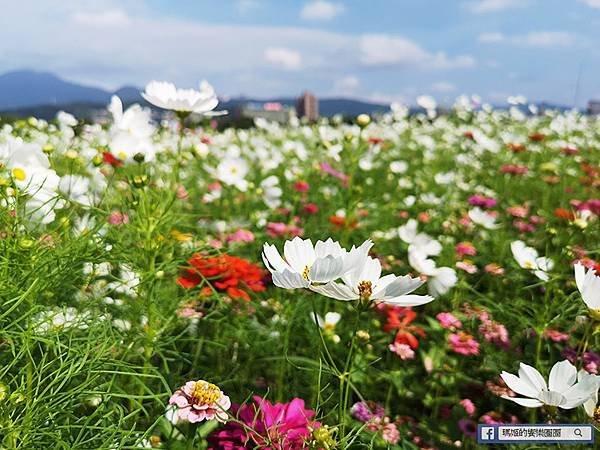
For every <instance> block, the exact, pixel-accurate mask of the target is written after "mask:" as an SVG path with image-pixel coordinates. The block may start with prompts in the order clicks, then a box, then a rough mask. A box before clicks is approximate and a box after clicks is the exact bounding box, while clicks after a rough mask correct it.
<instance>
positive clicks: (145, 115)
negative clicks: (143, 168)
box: [108, 95, 156, 161]
mask: <svg viewBox="0 0 600 450" xmlns="http://www.w3.org/2000/svg"><path fill="white" fill-rule="evenodd" d="M108 111H109V112H110V113H111V115H112V117H113V123H112V125H111V127H110V130H109V139H110V142H109V146H110V149H111V151H112V152H113V153H114V154H115V156H117V157H118V158H120V159H123V160H127V161H131V160H133V157H134V156H135V155H137V154H141V155H144V158H145V160H146V161H152V160H153V159H154V155H155V153H156V151H155V149H154V144H153V142H152V135H153V134H154V130H155V128H154V125H152V122H151V111H150V110H149V109H148V108H142V107H141V106H140V105H132V106H130V107H129V108H128V109H127V110H126V111H123V103H122V102H121V99H120V98H119V97H117V96H116V95H113V96H112V98H111V99H110V105H109V106H108Z"/></svg>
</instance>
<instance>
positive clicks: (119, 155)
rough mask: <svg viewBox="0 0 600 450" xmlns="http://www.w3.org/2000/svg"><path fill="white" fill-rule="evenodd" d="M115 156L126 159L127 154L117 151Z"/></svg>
mask: <svg viewBox="0 0 600 450" xmlns="http://www.w3.org/2000/svg"><path fill="white" fill-rule="evenodd" d="M117 156H118V157H119V158H121V159H127V155H126V154H125V153H124V152H119V153H117Z"/></svg>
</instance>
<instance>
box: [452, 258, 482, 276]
mask: <svg viewBox="0 0 600 450" xmlns="http://www.w3.org/2000/svg"><path fill="white" fill-rule="evenodd" d="M456 268H457V269H461V270H464V271H465V272H467V273H469V274H474V273H477V270H478V269H477V266H476V265H475V264H473V263H472V262H470V261H467V260H464V261H458V262H457V263H456Z"/></svg>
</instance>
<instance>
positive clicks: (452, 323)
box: [435, 312, 462, 331]
mask: <svg viewBox="0 0 600 450" xmlns="http://www.w3.org/2000/svg"><path fill="white" fill-rule="evenodd" d="M435 318H436V319H437V320H438V322H439V323H440V325H441V326H442V328H446V329H447V330H452V331H456V330H457V329H458V328H460V327H462V322H461V321H460V320H458V319H457V318H456V317H455V316H454V314H452V313H449V312H441V313H439V314H438V315H437V316H435Z"/></svg>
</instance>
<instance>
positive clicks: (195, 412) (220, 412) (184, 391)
mask: <svg viewBox="0 0 600 450" xmlns="http://www.w3.org/2000/svg"><path fill="white" fill-rule="evenodd" d="M169 404H170V405H175V406H177V408H178V410H177V417H178V418H179V420H186V421H188V422H190V423H196V422H202V421H203V420H217V421H218V422H223V423H225V422H227V412H226V411H227V410H228V409H229V408H230V406H231V401H230V400H229V397H227V396H226V395H225V394H223V392H222V391H221V389H219V387H218V386H215V385H214V384H212V383H209V382H208V381H204V380H198V381H188V382H187V383H185V385H183V386H182V387H181V388H180V389H177V390H176V391H175V393H174V394H173V395H172V396H171V398H170V399H169Z"/></svg>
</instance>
